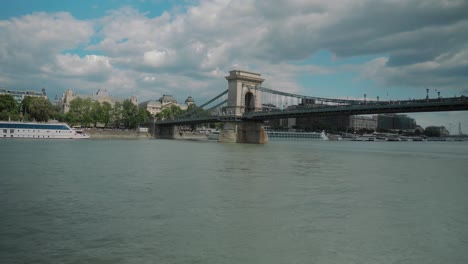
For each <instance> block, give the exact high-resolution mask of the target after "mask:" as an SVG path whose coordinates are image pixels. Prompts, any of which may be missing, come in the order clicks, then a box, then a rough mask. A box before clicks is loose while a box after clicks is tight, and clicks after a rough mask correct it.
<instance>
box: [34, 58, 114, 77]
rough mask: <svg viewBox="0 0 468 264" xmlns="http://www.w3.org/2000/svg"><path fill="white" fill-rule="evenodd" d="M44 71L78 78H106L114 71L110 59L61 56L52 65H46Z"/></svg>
mask: <svg viewBox="0 0 468 264" xmlns="http://www.w3.org/2000/svg"><path fill="white" fill-rule="evenodd" d="M42 71H43V72H45V73H48V74H51V75H62V76H65V77H70V78H76V77H82V78H90V77H92V78H94V77H98V78H100V79H101V78H106V77H107V75H109V74H110V72H111V71H112V65H111V64H110V62H109V58H107V57H105V56H97V55H86V56H84V57H83V58H81V57H79V56H78V55H71V54H65V55H62V54H59V55H57V57H56V60H55V61H54V63H53V64H52V65H45V66H43V67H42Z"/></svg>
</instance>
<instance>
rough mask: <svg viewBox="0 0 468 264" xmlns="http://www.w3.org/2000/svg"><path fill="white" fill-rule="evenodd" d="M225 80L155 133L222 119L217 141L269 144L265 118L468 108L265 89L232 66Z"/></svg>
mask: <svg viewBox="0 0 468 264" xmlns="http://www.w3.org/2000/svg"><path fill="white" fill-rule="evenodd" d="M226 80H228V89H227V90H225V91H223V92H222V93H220V94H219V95H217V96H215V97H214V98H213V99H211V100H209V101H208V102H206V103H205V104H202V105H200V106H199V107H198V108H197V109H194V110H193V111H192V112H187V113H185V114H183V115H181V116H178V117H176V118H174V119H170V120H168V119H166V120H155V122H154V123H153V125H154V129H155V131H154V132H155V133H154V134H155V135H156V136H157V137H160V138H176V137H177V136H176V135H177V126H187V125H196V124H204V123H218V122H222V123H223V124H224V127H223V130H222V131H221V133H220V139H219V141H220V142H233V143H257V144H264V143H267V142H268V137H267V135H266V132H265V130H264V129H263V123H264V121H265V120H272V119H282V118H300V117H310V116H333V115H366V114H383V113H415V112H442V111H466V110H468V98H467V97H466V96H460V97H451V98H435V99H430V98H428V97H426V98H424V99H418V100H400V101H380V100H378V98H377V100H367V98H365V97H364V100H345V99H339V98H337V99H334V98H323V97H312V96H306V95H299V94H291V93H286V92H282V91H275V90H272V89H268V88H265V87H262V86H261V83H262V82H263V81H264V79H262V78H261V77H260V74H258V73H252V72H246V71H239V70H234V71H231V72H230V75H229V76H226ZM225 97H227V98H225ZM200 109H204V111H200Z"/></svg>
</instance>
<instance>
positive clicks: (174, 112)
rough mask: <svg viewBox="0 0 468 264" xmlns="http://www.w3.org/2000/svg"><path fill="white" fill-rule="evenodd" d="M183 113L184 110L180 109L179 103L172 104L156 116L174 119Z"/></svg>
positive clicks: (160, 118) (162, 118)
mask: <svg viewBox="0 0 468 264" xmlns="http://www.w3.org/2000/svg"><path fill="white" fill-rule="evenodd" d="M183 113H184V111H183V110H182V109H180V107H178V106H177V105H171V106H170V107H168V108H166V109H164V110H162V111H161V112H159V113H157V114H156V118H157V119H159V120H165V119H174V118H175V117H177V116H180V115H181V114H183Z"/></svg>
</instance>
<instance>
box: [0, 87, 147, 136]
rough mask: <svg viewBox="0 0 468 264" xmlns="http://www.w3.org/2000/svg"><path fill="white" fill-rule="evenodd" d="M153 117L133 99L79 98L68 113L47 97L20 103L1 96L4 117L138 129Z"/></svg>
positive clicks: (9, 96) (29, 98)
mask: <svg viewBox="0 0 468 264" xmlns="http://www.w3.org/2000/svg"><path fill="white" fill-rule="evenodd" d="M151 118H152V116H151V114H150V113H149V112H148V111H146V110H145V109H138V107H137V106H136V105H134V104H133V103H132V102H131V101H130V100H125V101H123V102H117V103H115V105H114V106H112V105H111V104H110V103H108V102H103V103H100V102H97V101H92V100H91V99H89V98H87V99H82V98H76V99H74V100H72V101H71V102H70V108H69V111H68V112H67V113H64V112H63V110H62V109H61V107H60V106H57V105H52V103H51V102H50V101H49V100H48V99H46V98H43V97H29V96H27V97H25V98H24V99H23V100H22V101H21V103H20V104H18V103H17V102H16V100H15V99H14V97H13V96H11V95H9V94H5V95H0V120H21V121H37V122H47V121H49V120H57V121H59V122H66V123H68V124H69V125H72V126H84V127H96V126H103V127H114V128H127V129H133V128H136V127H137V126H138V125H139V124H141V123H145V122H147V121H148V120H150V119H151Z"/></svg>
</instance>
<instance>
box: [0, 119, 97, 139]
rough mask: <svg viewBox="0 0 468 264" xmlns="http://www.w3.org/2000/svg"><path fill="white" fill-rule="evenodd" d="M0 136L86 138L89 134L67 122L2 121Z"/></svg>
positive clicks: (0, 123) (0, 122)
mask: <svg viewBox="0 0 468 264" xmlns="http://www.w3.org/2000/svg"><path fill="white" fill-rule="evenodd" d="M0 138H37V139H84V138H89V136H88V135H86V134H85V133H83V132H82V131H80V130H75V129H73V128H71V127H70V126H69V125H67V124H65V123H33V122H30V123H23V122H10V121H8V122H7V121H0Z"/></svg>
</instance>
